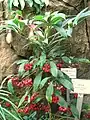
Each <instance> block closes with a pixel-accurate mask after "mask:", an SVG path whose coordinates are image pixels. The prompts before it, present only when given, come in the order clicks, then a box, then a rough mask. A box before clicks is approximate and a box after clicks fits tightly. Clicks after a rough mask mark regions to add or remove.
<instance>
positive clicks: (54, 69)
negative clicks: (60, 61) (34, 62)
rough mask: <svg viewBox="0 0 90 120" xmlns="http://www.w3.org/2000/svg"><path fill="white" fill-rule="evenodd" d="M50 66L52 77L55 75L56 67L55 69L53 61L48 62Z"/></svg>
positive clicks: (56, 72)
mask: <svg viewBox="0 0 90 120" xmlns="http://www.w3.org/2000/svg"><path fill="white" fill-rule="evenodd" d="M50 67H51V69H50V70H51V73H52V75H53V76H54V77H57V74H58V69H57V66H56V64H55V63H54V62H53V61H51V62H50Z"/></svg>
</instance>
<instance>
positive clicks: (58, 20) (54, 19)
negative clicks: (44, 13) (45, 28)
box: [51, 16, 62, 25]
mask: <svg viewBox="0 0 90 120" xmlns="http://www.w3.org/2000/svg"><path fill="white" fill-rule="evenodd" d="M61 20H62V19H61V17H59V16H58V17H56V16H54V17H53V18H52V19H51V23H52V24H54V25H55V24H57V23H58V22H60V21H61Z"/></svg>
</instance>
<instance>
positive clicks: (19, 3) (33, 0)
mask: <svg viewBox="0 0 90 120" xmlns="http://www.w3.org/2000/svg"><path fill="white" fill-rule="evenodd" d="M26 3H27V4H28V5H29V7H30V8H35V9H36V11H37V13H38V12H40V9H41V8H42V7H44V6H45V5H46V6H47V5H48V4H49V0H8V8H9V10H10V11H11V10H12V8H13V6H14V7H17V8H19V9H21V10H23V9H24V8H25V5H26Z"/></svg>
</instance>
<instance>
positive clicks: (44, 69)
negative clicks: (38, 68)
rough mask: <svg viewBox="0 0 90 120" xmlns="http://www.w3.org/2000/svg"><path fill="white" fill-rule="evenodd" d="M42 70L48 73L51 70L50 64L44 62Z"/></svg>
mask: <svg viewBox="0 0 90 120" xmlns="http://www.w3.org/2000/svg"><path fill="white" fill-rule="evenodd" d="M42 70H43V71H44V72H46V73H48V72H50V65H49V64H48V63H46V64H44V66H43V68H42Z"/></svg>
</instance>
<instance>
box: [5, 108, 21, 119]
mask: <svg viewBox="0 0 90 120" xmlns="http://www.w3.org/2000/svg"><path fill="white" fill-rule="evenodd" d="M3 111H5V112H6V113H8V114H9V115H10V116H11V117H12V118H14V119H15V120H21V119H20V118H18V117H17V116H16V115H13V114H12V113H11V112H9V111H8V110H7V109H5V108H3Z"/></svg>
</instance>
